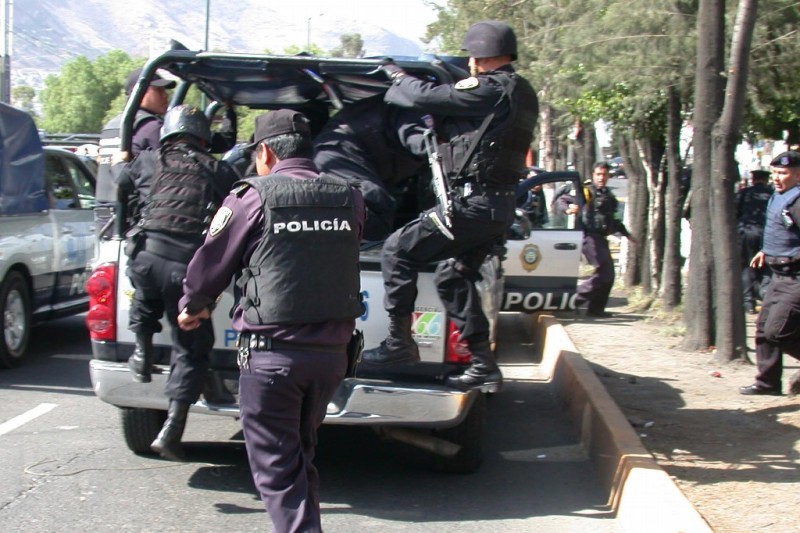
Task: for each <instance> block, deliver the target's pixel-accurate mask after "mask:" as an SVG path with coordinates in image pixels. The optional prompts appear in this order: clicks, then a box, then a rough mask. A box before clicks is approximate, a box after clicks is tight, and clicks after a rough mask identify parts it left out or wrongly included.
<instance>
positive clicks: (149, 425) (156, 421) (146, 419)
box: [120, 407, 167, 454]
mask: <svg viewBox="0 0 800 533" xmlns="http://www.w3.org/2000/svg"><path fill="white" fill-rule="evenodd" d="M120 412H121V416H122V433H123V434H124V435H125V444H127V445H128V449H130V450H131V451H132V452H133V453H144V454H148V453H154V452H153V451H152V450H151V449H150V443H151V442H153V441H154V440H155V438H156V437H157V436H158V432H159V431H161V426H163V425H164V421H165V420H166V419H167V412H166V411H160V410H158V409H141V408H138V407H135V408H126V407H124V408H121V409H120Z"/></svg>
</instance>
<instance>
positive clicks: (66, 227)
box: [45, 152, 95, 310]
mask: <svg viewBox="0 0 800 533" xmlns="http://www.w3.org/2000/svg"><path fill="white" fill-rule="evenodd" d="M45 157H46V159H45V180H46V184H47V190H48V197H49V202H50V213H51V215H52V217H53V221H54V225H55V246H54V255H55V259H54V266H55V275H56V290H55V291H54V294H53V303H52V304H53V308H54V309H55V310H58V309H59V308H62V307H68V306H70V305H74V304H75V303H76V301H84V300H85V301H88V296H87V295H86V289H85V285H86V280H87V279H88V276H89V270H88V267H89V264H90V263H91V261H92V259H93V255H94V251H95V247H94V215H93V212H92V208H93V207H94V187H93V178H92V176H91V174H89V173H88V171H87V170H86V169H85V168H83V167H82V166H81V165H80V163H78V162H76V161H73V160H72V158H71V157H67V156H66V155H62V154H58V153H56V152H46V154H45Z"/></svg>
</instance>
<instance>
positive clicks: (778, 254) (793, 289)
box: [739, 150, 800, 396]
mask: <svg viewBox="0 0 800 533" xmlns="http://www.w3.org/2000/svg"><path fill="white" fill-rule="evenodd" d="M770 167H771V168H770V170H771V172H772V184H773V186H774V187H775V193H774V194H773V195H772V197H771V198H770V199H769V203H768V204H767V223H766V226H765V228H764V242H763V245H762V248H761V251H759V252H758V253H757V254H756V255H755V256H754V257H753V259H752V261H751V262H750V266H752V267H753V268H761V267H762V266H763V265H764V264H766V265H768V266H769V267H770V268H771V269H772V280H771V281H770V284H769V287H768V288H767V293H766V294H765V295H764V301H763V302H762V306H761V312H760V313H759V315H758V318H757V319H756V335H755V337H756V364H757V367H758V372H757V373H756V380H755V383H753V384H752V385H748V386H746V387H741V388H740V389H739V392H740V393H741V394H745V395H770V396H780V395H781V394H782V393H783V388H782V383H781V378H782V376H783V354H784V353H786V354H789V355H791V356H792V357H794V358H795V359H800V328H798V327H797V321H796V317H797V316H798V314H800V225H798V224H800V201H798V198H800V152H797V151H794V150H791V151H788V152H784V153H782V154H780V155H779V156H778V157H776V158H775V159H773V160H772V162H771V163H770ZM789 390H790V393H791V394H800V372H797V373H796V374H795V375H794V376H793V377H792V378H791V380H790V383H789Z"/></svg>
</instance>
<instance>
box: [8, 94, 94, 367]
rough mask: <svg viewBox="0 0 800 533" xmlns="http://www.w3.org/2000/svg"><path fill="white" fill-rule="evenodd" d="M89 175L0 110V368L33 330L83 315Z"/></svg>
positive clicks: (89, 246)
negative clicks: (0, 321)
mask: <svg viewBox="0 0 800 533" xmlns="http://www.w3.org/2000/svg"><path fill="white" fill-rule="evenodd" d="M94 186H95V183H94V175H93V174H92V172H91V171H90V170H89V169H88V168H87V166H86V165H85V164H84V163H83V162H82V161H81V159H80V158H79V157H77V156H76V155H75V154H73V153H72V152H69V151H67V150H61V149H58V148H43V147H42V144H41V142H40V140H39V133H38V132H37V129H36V126H35V124H34V122H33V119H32V118H31V116H30V115H28V114H27V113H25V112H24V111H21V110H18V109H15V108H13V107H10V106H7V105H5V104H0V316H2V317H3V336H2V339H0V368H3V367H5V368H9V367H12V366H15V365H17V364H19V363H20V362H21V361H22V359H23V358H24V356H25V355H26V353H27V349H28V341H29V340H30V337H31V329H32V327H33V326H34V325H35V324H37V323H40V322H43V321H46V320H51V319H55V318H59V317H63V316H67V315H72V314H77V313H82V312H84V311H86V310H87V309H88V304H89V297H88V295H87V294H86V290H85V285H86V280H87V278H88V276H89V265H90V264H91V263H93V257H94V252H95V239H94V235H95V230H94V215H93V212H92V208H93V207H94Z"/></svg>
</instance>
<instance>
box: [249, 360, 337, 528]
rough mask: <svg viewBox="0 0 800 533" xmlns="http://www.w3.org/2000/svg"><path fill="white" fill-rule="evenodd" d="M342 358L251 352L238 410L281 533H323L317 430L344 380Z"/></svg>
mask: <svg viewBox="0 0 800 533" xmlns="http://www.w3.org/2000/svg"><path fill="white" fill-rule="evenodd" d="M346 369H347V355H346V354H345V353H344V352H343V351H342V352H336V353H334V352H322V351H307V350H279V351H269V352H251V354H250V362H249V368H243V369H242V370H241V374H240V376H239V408H240V411H241V415H242V428H243V431H244V439H245V446H246V448H247V456H248V458H249V460H250V471H251V473H252V475H253V481H254V483H255V485H256V488H257V489H258V492H259V494H260V495H261V500H262V501H263V502H264V506H265V507H266V509H267V512H268V513H269V516H270V518H271V519H272V524H273V526H274V527H275V531H276V533H287V532H295V531H297V532H300V531H302V532H312V533H316V532H321V531H322V526H321V525H320V510H319V474H318V473H317V469H316V468H315V467H314V464H313V460H314V450H315V447H316V445H317V430H318V429H319V426H320V425H321V424H322V421H323V420H324V419H325V413H326V411H327V407H328V402H330V401H331V399H332V398H333V395H334V393H335V392H336V389H337V387H338V386H339V385H340V384H341V382H342V380H343V379H344V374H345V370H346Z"/></svg>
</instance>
